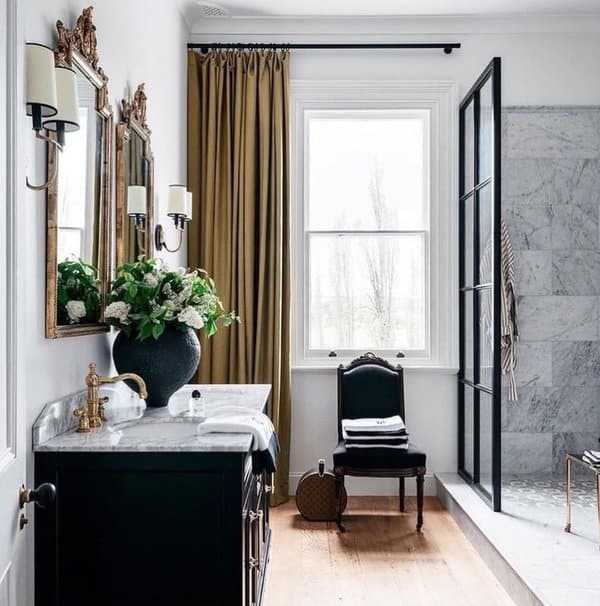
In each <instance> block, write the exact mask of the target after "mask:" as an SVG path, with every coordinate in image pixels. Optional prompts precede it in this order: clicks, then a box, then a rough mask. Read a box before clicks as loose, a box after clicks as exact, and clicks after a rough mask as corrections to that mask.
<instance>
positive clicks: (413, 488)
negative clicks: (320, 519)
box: [289, 471, 437, 497]
mask: <svg viewBox="0 0 600 606" xmlns="http://www.w3.org/2000/svg"><path fill="white" fill-rule="evenodd" d="M303 475H304V472H295V471H292V472H290V475H289V483H290V495H295V494H296V488H297V487H298V482H299V481H300V478H301V477H302V476H303ZM405 484H406V494H407V495H408V496H415V495H416V494H417V485H416V482H415V480H414V478H406V482H405ZM345 485H346V490H347V491H348V494H349V495H350V496H353V497H358V496H361V497H362V496H369V497H379V496H382V497H383V496H395V495H397V494H398V480H397V479H396V478H359V477H350V476H348V477H347V478H346V482H345ZM424 489H425V495H426V496H428V497H435V496H436V495H437V492H436V482H435V478H434V476H433V474H427V475H426V476H425V485H424Z"/></svg>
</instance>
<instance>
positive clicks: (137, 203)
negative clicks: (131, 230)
mask: <svg viewBox="0 0 600 606" xmlns="http://www.w3.org/2000/svg"><path fill="white" fill-rule="evenodd" d="M147 204H148V196H147V193H146V188H145V187H144V186H143V185H130V186H129V187H128V188H127V214H128V215H129V216H130V217H131V218H132V219H133V222H134V225H135V232H136V234H137V244H138V248H139V249H140V250H141V251H142V252H143V253H145V252H146V246H145V244H144V240H143V236H144V234H145V231H146V212H147V210H146V209H147Z"/></svg>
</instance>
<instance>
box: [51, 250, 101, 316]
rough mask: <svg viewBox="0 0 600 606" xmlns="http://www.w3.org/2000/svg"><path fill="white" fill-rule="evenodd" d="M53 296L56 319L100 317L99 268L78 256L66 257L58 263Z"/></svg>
mask: <svg viewBox="0 0 600 606" xmlns="http://www.w3.org/2000/svg"><path fill="white" fill-rule="evenodd" d="M56 282H57V285H56V290H57V293H56V298H57V301H58V323H59V324H80V323H90V322H97V321H98V320H99V318H100V288H99V286H98V270H97V269H96V268H95V267H94V266H93V265H89V264H88V263H85V262H84V261H82V260H81V259H66V260H65V261H62V263H59V264H58V274H57V280H56Z"/></svg>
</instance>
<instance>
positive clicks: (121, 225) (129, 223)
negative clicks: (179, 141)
mask: <svg viewBox="0 0 600 606" xmlns="http://www.w3.org/2000/svg"><path fill="white" fill-rule="evenodd" d="M146 101H147V98H146V93H145V91H144V84H143V83H142V84H140V85H139V86H138V87H137V89H136V91H135V93H134V95H133V98H132V99H131V100H127V99H123V100H122V101H121V122H119V124H118V125H117V200H116V204H117V219H116V233H117V265H120V264H121V263H125V262H129V261H135V260H136V259H137V258H138V257H140V256H141V255H145V256H146V257H152V256H153V255H152V234H153V230H154V157H153V155H152V148H151V146H150V134H151V131H150V129H149V128H148V123H147V119H146Z"/></svg>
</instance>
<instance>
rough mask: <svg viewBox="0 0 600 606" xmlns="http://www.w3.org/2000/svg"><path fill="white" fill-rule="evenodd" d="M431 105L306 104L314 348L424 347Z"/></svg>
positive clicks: (310, 306) (311, 344) (311, 343)
mask: <svg viewBox="0 0 600 606" xmlns="http://www.w3.org/2000/svg"><path fill="white" fill-rule="evenodd" d="M428 126H429V116H428V112H426V111H422V112H411V111H408V110H398V111H394V112H389V111H383V112H378V111H375V112H373V111H369V110H361V111H352V112H348V111H330V112H307V114H306V127H307V140H306V146H307V164H306V167H305V170H306V171H307V172H306V175H305V180H306V183H307V186H308V192H307V194H308V195H307V196H306V204H307V209H306V218H307V220H306V222H305V230H306V240H307V263H308V278H309V301H308V322H309V327H308V336H309V343H308V346H309V349H310V350H326V351H332V350H333V351H335V352H343V351H348V350H349V351H354V350H364V349H377V350H396V351H398V350H411V351H420V352H423V351H425V349H426V347H425V344H426V340H427V335H426V329H427V326H426V309H427V288H426V286H427V283H428V279H427V274H428V265H427V263H426V258H427V249H428V214H429V213H428V207H429V204H428V197H429V187H428V178H427V174H428V166H429V149H428V137H427V132H428Z"/></svg>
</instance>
